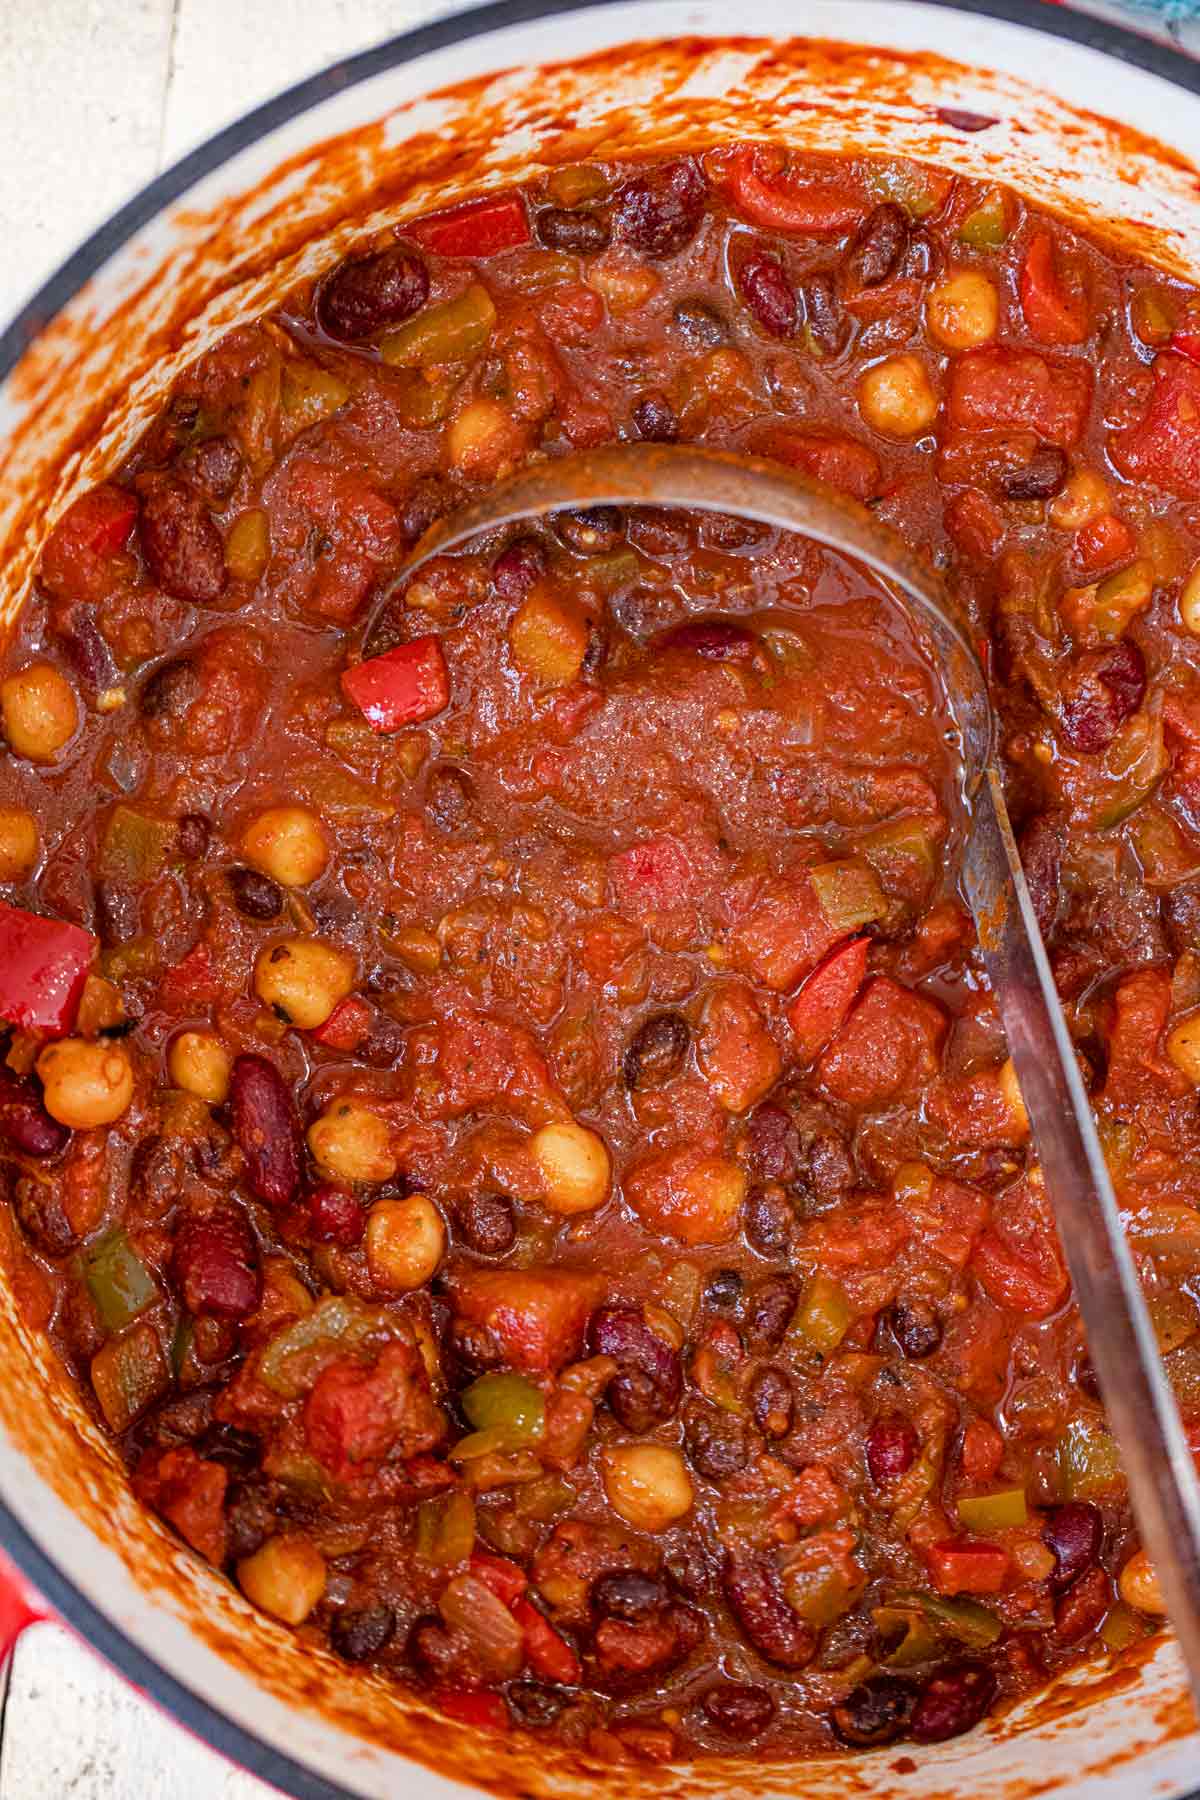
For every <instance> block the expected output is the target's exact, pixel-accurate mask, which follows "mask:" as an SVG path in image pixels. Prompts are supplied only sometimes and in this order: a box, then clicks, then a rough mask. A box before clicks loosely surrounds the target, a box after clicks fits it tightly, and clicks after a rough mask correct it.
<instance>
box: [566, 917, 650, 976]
mask: <svg viewBox="0 0 1200 1800" xmlns="http://www.w3.org/2000/svg"><path fill="white" fill-rule="evenodd" d="M645 941H646V933H645V928H644V927H643V926H641V925H634V924H632V923H631V922H630V921H629V920H628V919H618V918H616V917H614V916H612V915H611V914H610V915H609V916H608V917H606V918H605V917H602V918H599V919H597V920H595V921H594V923H592V924H591V925H589V926H587V928H586V929H585V931H584V933H583V937H582V940H581V942H580V961H581V963H582V964H583V967H584V969H585V970H586V971H587V973H588V974H589V975H590V976H591V977H592V979H593V981H601V982H604V981H612V980H613V979H614V978H615V977H616V975H617V973H618V971H619V970H620V969H621V968H622V967H623V966H624V965H625V963H627V962H628V961H629V958H630V957H631V956H632V955H633V953H634V951H635V950H639V949H640V948H641V946H642V945H643V944H644V943H645Z"/></svg>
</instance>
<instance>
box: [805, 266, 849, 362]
mask: <svg viewBox="0 0 1200 1800" xmlns="http://www.w3.org/2000/svg"><path fill="white" fill-rule="evenodd" d="M800 299H801V302H802V305H803V308H804V323H805V324H806V325H807V327H808V330H809V333H810V335H811V337H812V340H813V343H814V344H815V345H816V346H817V349H818V350H820V351H821V352H822V354H823V355H825V356H836V355H837V354H838V352H839V351H840V350H841V349H842V347H843V346H844V344H845V342H846V339H847V337H848V336H849V334H850V327H849V325H848V324H847V322H846V319H845V317H844V316H843V314H842V310H841V308H840V307H839V305H838V302H837V295H836V293H835V292H834V287H833V283H832V281H830V279H829V277H828V275H810V276H809V278H808V280H807V281H806V282H805V283H804V284H803V286H802V287H801V289H800Z"/></svg>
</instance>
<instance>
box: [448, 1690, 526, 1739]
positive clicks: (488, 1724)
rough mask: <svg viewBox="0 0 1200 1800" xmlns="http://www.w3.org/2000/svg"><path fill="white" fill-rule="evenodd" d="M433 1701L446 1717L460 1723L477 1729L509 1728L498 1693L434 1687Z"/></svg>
mask: <svg viewBox="0 0 1200 1800" xmlns="http://www.w3.org/2000/svg"><path fill="white" fill-rule="evenodd" d="M433 1701H434V1705H435V1706H437V1707H440V1709H441V1710H442V1712H444V1713H445V1715H446V1717H447V1718H448V1719H457V1721H458V1723H459V1724H460V1725H474V1727H475V1729H476V1730H477V1731H507V1730H508V1728H509V1723H510V1721H509V1717H508V1708H507V1707H506V1706H505V1704H504V1702H503V1700H502V1699H501V1698H500V1696H499V1694H483V1693H455V1692H454V1691H453V1690H452V1689H450V1688H436V1689H435V1690H434V1695H433Z"/></svg>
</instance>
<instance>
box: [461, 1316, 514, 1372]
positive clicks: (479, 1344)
mask: <svg viewBox="0 0 1200 1800" xmlns="http://www.w3.org/2000/svg"><path fill="white" fill-rule="evenodd" d="M447 1340H448V1348H449V1350H450V1354H451V1355H452V1356H453V1357H455V1358H456V1360H457V1361H458V1362H459V1363H461V1364H462V1367H463V1368H464V1369H465V1370H466V1371H467V1373H468V1374H469V1375H485V1374H487V1372H488V1371H489V1370H490V1369H498V1368H499V1366H500V1364H501V1363H502V1362H503V1360H504V1355H503V1352H502V1350H501V1348H500V1345H499V1343H498V1342H497V1341H496V1339H495V1337H494V1336H493V1335H492V1333H491V1332H490V1331H489V1330H488V1328H487V1326H486V1325H472V1324H471V1323H470V1321H469V1320H467V1319H454V1320H452V1321H451V1324H450V1329H449V1331H448V1332H447Z"/></svg>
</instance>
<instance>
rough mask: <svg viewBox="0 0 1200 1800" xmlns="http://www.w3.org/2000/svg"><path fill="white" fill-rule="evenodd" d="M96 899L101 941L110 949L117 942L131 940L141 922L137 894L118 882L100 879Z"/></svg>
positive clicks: (121, 942)
mask: <svg viewBox="0 0 1200 1800" xmlns="http://www.w3.org/2000/svg"><path fill="white" fill-rule="evenodd" d="M93 898H94V900H95V903H96V935H97V937H98V938H99V939H100V942H101V943H102V944H103V945H104V946H105V947H106V948H111V947H112V946H113V945H114V944H128V943H131V942H132V940H133V939H134V938H135V937H136V936H137V934H138V932H139V930H140V929H141V922H142V921H141V909H140V906H139V904H138V897H137V895H136V894H135V893H133V892H132V891H131V890H130V889H129V888H127V887H122V886H121V885H120V884H119V883H118V882H115V881H98V882H97V883H96V886H95V890H94V893H93Z"/></svg>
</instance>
